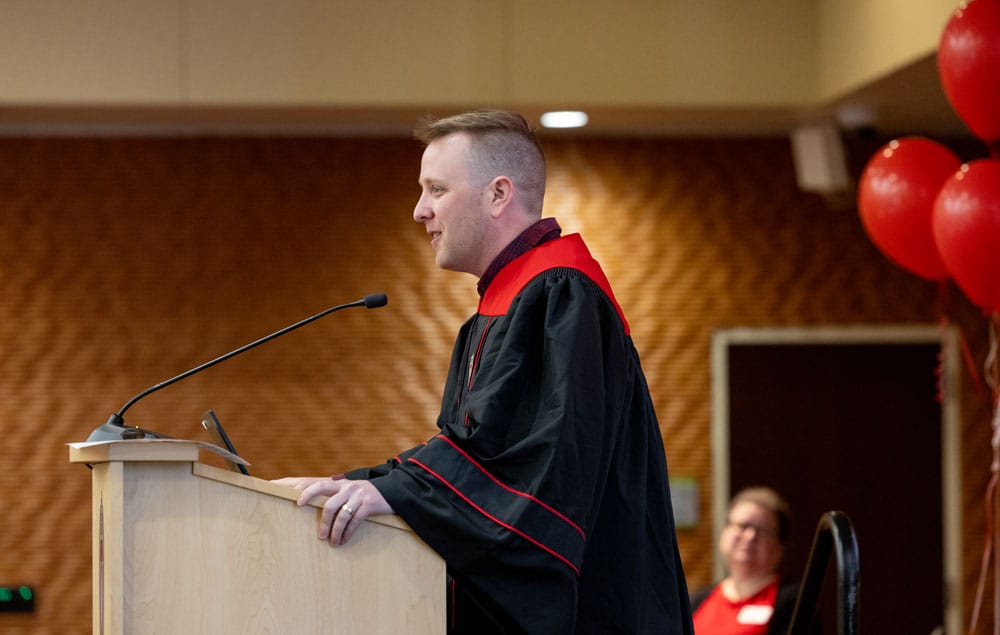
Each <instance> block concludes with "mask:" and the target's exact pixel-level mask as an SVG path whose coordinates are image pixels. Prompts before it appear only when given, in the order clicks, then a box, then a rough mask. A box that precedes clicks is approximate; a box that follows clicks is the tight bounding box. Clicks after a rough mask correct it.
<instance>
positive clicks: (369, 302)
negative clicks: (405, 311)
mask: <svg viewBox="0 0 1000 635" xmlns="http://www.w3.org/2000/svg"><path fill="white" fill-rule="evenodd" d="M388 303H389V298H387V297H385V294H384V293H373V294H371V295H366V296H365V307H366V308H369V309H377V308H379V307H380V306H385V305H386V304H388Z"/></svg>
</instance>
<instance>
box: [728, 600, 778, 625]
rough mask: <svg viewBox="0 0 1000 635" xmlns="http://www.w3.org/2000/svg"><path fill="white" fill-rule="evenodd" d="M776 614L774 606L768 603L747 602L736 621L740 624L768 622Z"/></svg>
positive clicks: (737, 615)
mask: <svg viewBox="0 0 1000 635" xmlns="http://www.w3.org/2000/svg"><path fill="white" fill-rule="evenodd" d="M773 614H774V607H773V606H768V605H766V604H747V605H746V606H744V607H743V608H741V609H740V612H739V613H737V614H736V621H737V622H739V623H740V624H754V625H761V624H767V623H768V621H769V620H770V619H771V615H773Z"/></svg>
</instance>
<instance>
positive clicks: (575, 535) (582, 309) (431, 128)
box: [278, 111, 692, 635]
mask: <svg viewBox="0 0 1000 635" xmlns="http://www.w3.org/2000/svg"><path fill="white" fill-rule="evenodd" d="M416 136H417V138H418V139H420V140H421V141H422V142H424V143H425V144H426V148H425V150H424V153H423V158H422V160H421V164H420V179H419V183H420V188H421V194H420V199H419V200H418V201H417V204H416V208H415V209H414V210H413V218H414V220H416V221H417V222H419V223H423V225H424V227H425V228H426V230H427V234H428V235H429V237H430V244H431V247H432V248H433V250H434V257H435V262H436V263H437V265H438V266H440V267H442V268H444V269H449V270H453V271H462V272H465V273H470V274H472V275H474V276H476V277H477V278H478V279H479V284H478V289H479V294H480V301H479V306H478V309H477V311H476V313H475V314H474V315H473V316H472V317H471V318H469V320H468V321H467V322H466V323H465V324H464V325H463V326H462V328H461V330H460V331H459V333H458V338H457V340H456V342H455V348H454V351H453V354H452V360H451V367H450V370H449V373H448V379H447V383H446V384H445V387H444V395H443V398H442V400H441V414H440V415H439V417H438V421H437V424H438V427H439V428H440V432H439V433H438V434H437V435H436V436H435V437H433V438H432V439H430V440H429V441H428V442H427V443H426V444H424V445H421V446H418V447H416V448H413V449H410V450H407V451H406V452H402V453H400V454H399V455H397V456H396V457H394V458H392V459H390V460H389V461H388V462H387V463H385V464H383V465H381V466H377V467H372V468H365V469H358V470H354V471H351V472H348V473H346V474H342V475H337V476H334V477H332V478H331V477H322V478H314V477H300V478H285V479H280V480H279V481H278V482H280V483H284V484H288V485H292V486H294V487H297V488H298V489H300V490H301V492H302V493H301V496H300V498H299V504H300V505H304V504H306V503H307V502H308V501H309V500H310V499H312V498H313V497H314V496H317V495H322V496H328V497H329V500H328V501H327V503H326V504H325V506H324V508H323V512H322V514H321V519H320V523H319V537H320V539H322V540H326V541H329V542H330V544H331V545H334V546H336V545H341V544H344V543H345V542H347V541H348V540H350V538H351V534H352V533H353V532H354V530H355V529H356V528H357V527H358V526H359V525H360V523H361V522H362V521H363V520H364V519H365V518H366V517H368V516H372V515H377V514H391V513H396V514H398V515H400V516H401V517H402V518H403V519H404V520H406V522H407V523H408V524H409V525H410V526H411V527H412V528H413V530H414V531H415V532H416V533H417V535H419V536H420V537H421V538H422V539H423V540H424V541H425V542H426V543H427V544H428V545H430V547H431V548H433V549H434V550H435V551H437V552H438V553H439V554H440V555H441V556H442V557H443V558H444V560H445V562H446V563H447V568H448V574H449V585H450V588H449V589H448V593H447V596H448V599H449V604H450V607H449V610H448V622H449V623H448V628H449V632H453V633H474V634H476V635H481V634H486V633H544V634H546V635H553V634H557V633H601V634H606V633H660V634H672V633H678V634H680V633H683V634H689V633H691V632H692V627H691V615H690V609H689V605H688V594H687V586H686V583H685V580H684V572H683V569H682V567H681V561H680V556H679V554H678V549H677V538H676V534H675V529H674V520H673V512H672V509H671V503H670V492H669V487H668V480H667V466H666V460H665V458H664V449H663V442H662V438H661V435H660V428H659V425H658V423H657V420H656V414H655V413H654V411H653V403H652V400H651V398H650V395H649V390H648V388H647V386H646V380H645V377H644V375H643V372H642V368H641V367H640V364H639V358H638V355H637V353H636V351H635V348H634V347H633V344H632V339H631V337H630V334H629V326H628V323H627V322H626V320H625V317H624V315H623V314H622V312H621V309H620V308H619V306H618V304H617V302H616V300H615V298H614V295H613V294H612V291H611V286H610V284H609V283H608V280H607V279H606V278H605V276H604V273H603V272H602V270H601V268H600V266H599V265H598V263H597V262H596V261H595V260H594V259H593V258H592V257H591V256H590V253H589V252H588V250H587V247H586V246H585V245H584V243H583V241H582V240H581V238H580V236H579V235H568V236H561V229H560V227H559V225H558V223H557V222H556V221H555V219H552V218H545V219H542V218H541V213H542V199H543V196H544V193H545V158H544V155H543V154H542V150H541V147H540V145H539V143H538V141H537V139H536V138H535V135H534V133H533V132H532V130H531V128H530V126H529V125H528V123H527V122H526V121H525V119H524V118H523V117H522V116H520V115H518V114H515V113H510V112H505V111H477V112H470V113H465V114H461V115H456V116H452V117H447V118H444V119H438V120H435V121H431V122H429V123H427V124H425V125H423V126H422V127H421V128H419V129H418V130H417V132H416Z"/></svg>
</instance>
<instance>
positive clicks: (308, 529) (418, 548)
mask: <svg viewBox="0 0 1000 635" xmlns="http://www.w3.org/2000/svg"><path fill="white" fill-rule="evenodd" d="M204 445H206V444H199V443H196V442H194V441H176V440H161V439H156V440H136V441H109V442H104V443H97V444H73V445H71V446H70V462H72V463H86V464H89V465H92V466H93V494H92V498H93V500H92V508H93V594H94V600H93V632H94V633H101V634H104V633H115V634H119V633H128V634H132V633H213V634H216V633H234V634H235V633H239V634H244V633H293V634H298V633H350V634H354V633H364V634H378V633H392V634H396V633H401V632H407V633H435V634H439V633H444V632H445V565H444V561H443V560H442V559H441V558H440V556H438V555H437V554H436V553H435V552H434V551H432V550H431V549H430V548H429V547H428V546H427V545H426V544H424V543H423V542H422V541H421V540H420V539H419V538H418V537H417V536H416V535H415V534H414V533H413V532H412V530H410V529H409V527H407V525H406V524H405V523H404V522H403V521H402V519H400V518H398V517H396V516H377V517H371V518H369V519H368V520H367V521H366V522H365V523H364V525H363V526H362V527H360V528H359V529H358V531H357V532H355V534H354V536H353V537H352V538H351V541H350V542H349V543H347V544H346V545H343V546H340V547H336V548H333V547H331V546H330V545H329V544H328V543H326V542H323V541H320V540H319V539H317V537H316V531H317V518H318V514H319V511H318V509H316V507H318V506H319V505H321V504H322V499H320V498H318V499H317V502H316V504H315V505H314V506H312V507H309V506H307V507H302V508H299V507H297V506H296V505H295V503H294V502H293V501H294V500H295V499H296V497H297V494H298V492H297V491H296V490H294V489H293V488H290V487H285V486H281V485H276V484H274V483H271V482H269V481H264V480H261V479H257V478H253V477H250V476H244V475H242V474H239V473H236V472H233V471H229V470H223V469H219V468H215V467H212V466H209V465H205V464H202V463H199V462H198V455H199V446H204Z"/></svg>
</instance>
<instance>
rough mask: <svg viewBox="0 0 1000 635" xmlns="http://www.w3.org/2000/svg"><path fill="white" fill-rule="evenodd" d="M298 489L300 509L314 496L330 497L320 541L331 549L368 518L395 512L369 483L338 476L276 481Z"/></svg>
mask: <svg viewBox="0 0 1000 635" xmlns="http://www.w3.org/2000/svg"><path fill="white" fill-rule="evenodd" d="M273 482H274V483H278V484H279V485H288V486H291V487H294V488H295V489H297V490H299V491H300V492H301V494H299V499H298V501H297V504H298V506H299V507H302V506H303V505H306V504H308V503H309V501H310V500H312V498H313V497H314V496H328V497H329V499H328V500H327V501H326V503H324V504H323V513H322V514H321V515H320V519H319V539H320V540H326V541H329V543H330V546H333V547H336V546H337V545H342V544H344V543H346V542H347V541H348V540H350V539H351V536H352V535H353V534H354V531H355V530H356V529H357V528H358V527H359V526H360V525H361V523H362V522H364V520H365V518H367V517H369V516H377V515H380V514H391V513H393V511H392V507H390V506H389V503H387V502H386V500H385V499H384V498H382V494H381V493H380V492H379V491H378V489H376V488H375V486H374V485H372V484H371V483H370V482H368V481H351V480H347V479H345V478H343V476H342V475H340V474H337V475H334V476H332V477H322V476H320V477H314V476H291V477H287V478H280V479H276V480H275V481H273Z"/></svg>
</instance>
